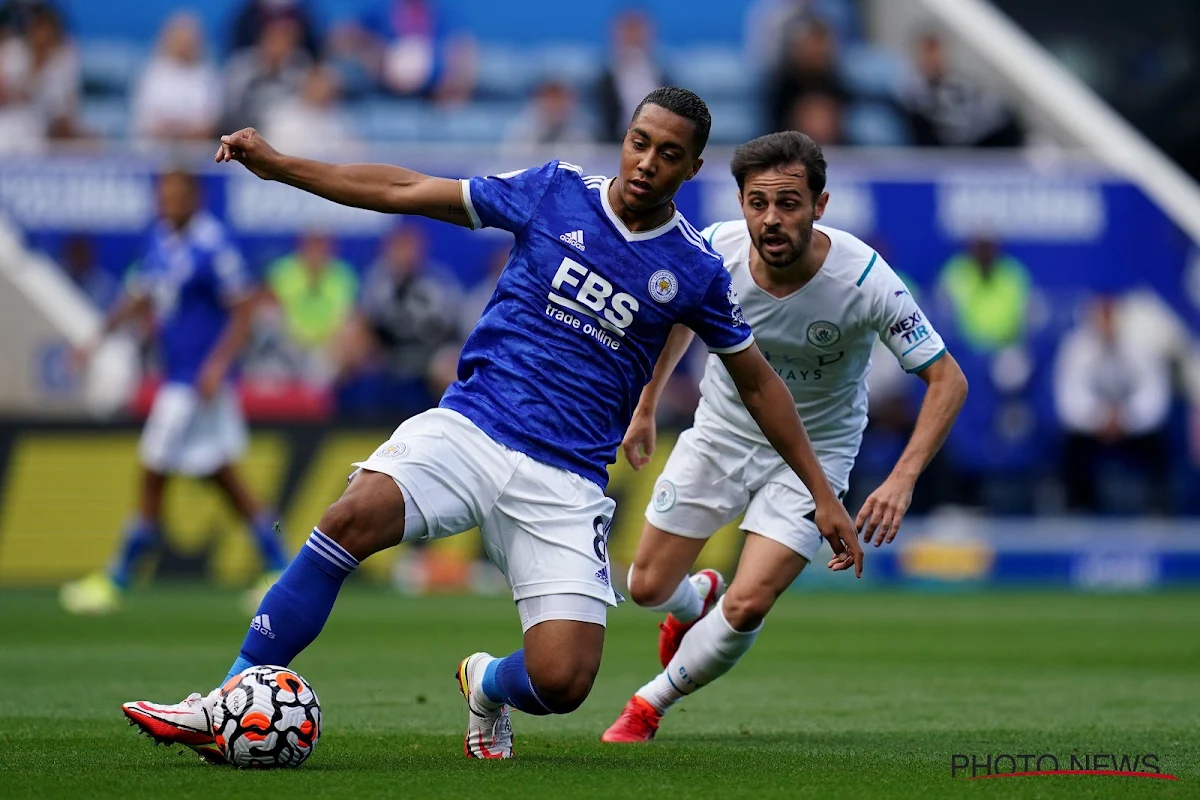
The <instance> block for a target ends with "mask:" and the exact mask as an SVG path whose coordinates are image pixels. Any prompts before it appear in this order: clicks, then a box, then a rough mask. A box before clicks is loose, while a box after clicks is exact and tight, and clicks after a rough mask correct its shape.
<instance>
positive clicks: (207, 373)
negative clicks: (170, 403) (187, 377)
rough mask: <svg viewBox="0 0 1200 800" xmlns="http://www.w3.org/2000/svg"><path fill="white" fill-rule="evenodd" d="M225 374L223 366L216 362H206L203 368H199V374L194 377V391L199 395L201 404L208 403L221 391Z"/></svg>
mask: <svg viewBox="0 0 1200 800" xmlns="http://www.w3.org/2000/svg"><path fill="white" fill-rule="evenodd" d="M225 372H226V370H225V366H224V365H223V364H220V363H218V362H216V361H206V362H204V366H202V367H200V373H199V374H198V375H197V376H196V391H197V392H199V393H200V399H201V400H202V401H203V402H205V403H207V402H209V401H210V400H212V399H213V398H214V397H216V396H217V392H219V391H221V386H222V384H224V383H225Z"/></svg>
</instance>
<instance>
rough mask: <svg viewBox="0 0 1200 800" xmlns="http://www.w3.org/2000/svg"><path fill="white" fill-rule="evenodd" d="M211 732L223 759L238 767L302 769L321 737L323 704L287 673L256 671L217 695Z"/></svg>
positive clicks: (228, 684) (236, 679)
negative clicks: (299, 767) (301, 766)
mask: <svg viewBox="0 0 1200 800" xmlns="http://www.w3.org/2000/svg"><path fill="white" fill-rule="evenodd" d="M212 726H213V737H214V738H215V739H216V743H217V747H218V748H220V750H221V755H223V756H225V758H226V760H227V761H228V762H229V763H230V764H232V765H233V766H235V767H251V768H257V769H275V768H281V767H298V766H300V765H301V764H303V763H304V762H305V761H306V760H308V757H309V756H310V755H312V751H313V749H314V748H316V746H317V739H318V737H319V736H320V735H321V703H320V701H319V700H317V695H316V692H314V691H313V690H312V687H311V686H309V685H308V681H306V680H304V678H301V677H300V676H299V675H297V674H296V673H295V672H293V671H292V670H290V669H288V668H287V667H266V666H264V667H251V668H250V669H248V670H246V671H245V672H242V673H241V674H239V675H235V676H234V677H232V678H230V679H229V680H228V681H226V683H225V685H224V686H222V687H221V688H220V689H219V690H218V691H217V698H216V702H215V703H213V709H212Z"/></svg>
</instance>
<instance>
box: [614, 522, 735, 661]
mask: <svg viewBox="0 0 1200 800" xmlns="http://www.w3.org/2000/svg"><path fill="white" fill-rule="evenodd" d="M707 542H708V540H707V539H696V538H691V537H688V536H679V535H677V534H674V533H667V532H666V531H664V530H662V529H661V528H658V527H656V526H654V525H652V524H650V523H649V522H647V523H646V524H645V525H644V526H643V528H642V538H641V540H640V541H639V542H638V550H637V555H636V556H635V557H634V561H633V566H632V567H630V568H629V594H630V597H631V598H632V599H633V601H634V602H635V603H637V604H638V605H639V606H642V607H643V608H648V609H650V610H651V611H657V612H659V613H663V614H666V615H667V616H666V619H665V620H664V621H663V622H662V624H661V625H659V629H660V635H659V637H658V657H659V661H660V662H661V663H662V665H663V666H664V667H665V666H666V665H667V662H668V661H670V660H671V657H672V656H673V655H675V651H676V650H678V649H679V643H680V642H681V641H682V640H683V636H684V634H686V633H687V632H688V630H690V629H691V627H692V626H693V625H695V624H696V621H697V620H699V619H700V618H701V617H703V616H704V615H705V614H707V613H708V612H709V611H710V610H711V609H712V608H713V607H714V606H715V605H716V603H717V599H718V598H719V597H720V596H721V593H722V592H723V591H724V589H725V579H724V578H723V577H721V574H720V573H719V572H717V571H716V570H711V569H706V570H700V571H699V572H697V573H696V574H695V575H692V576H691V577H689V576H688V570H689V569H691V567H692V565H693V564H694V563H696V559H697V558H698V557H699V556H700V551H701V550H703V549H704V545H705V544H706V543H707Z"/></svg>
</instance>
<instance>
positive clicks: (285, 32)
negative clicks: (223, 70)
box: [222, 13, 312, 131]
mask: <svg viewBox="0 0 1200 800" xmlns="http://www.w3.org/2000/svg"><path fill="white" fill-rule="evenodd" d="M311 64H312V60H311V59H310V58H309V57H308V54H307V53H305V52H304V51H303V50H302V49H301V48H300V26H299V25H298V24H297V22H296V19H295V17H293V16H292V15H290V14H286V13H281V14H278V15H275V16H272V17H270V18H269V19H268V21H267V23H266V24H265V25H264V26H263V29H262V30H261V31H260V32H259V37H258V42H257V43H256V44H255V45H254V46H253V47H251V48H250V49H248V50H243V51H241V52H240V53H235V54H234V55H233V58H232V60H231V61H230V63H229V68H228V72H227V78H226V81H227V83H226V85H227V87H228V95H227V96H226V104H225V113H226V120H225V123H224V125H223V126H222V127H224V128H225V129H226V130H231V131H232V130H237V129H239V128H245V127H247V126H251V125H252V126H259V125H261V124H262V121H263V120H264V119H265V118H266V114H267V113H268V112H269V111H270V109H271V108H272V107H273V106H275V105H276V104H278V103H282V102H283V101H285V100H288V99H290V98H291V97H293V96H294V95H296V94H297V93H298V92H299V91H300V85H301V83H302V82H303V81H304V76H305V74H306V73H307V72H308V68H309V67H310V66H311Z"/></svg>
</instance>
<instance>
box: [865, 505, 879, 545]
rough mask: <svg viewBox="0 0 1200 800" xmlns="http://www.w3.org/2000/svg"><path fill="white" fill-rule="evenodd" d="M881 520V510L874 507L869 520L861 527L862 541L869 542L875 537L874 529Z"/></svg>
mask: <svg viewBox="0 0 1200 800" xmlns="http://www.w3.org/2000/svg"><path fill="white" fill-rule="evenodd" d="M882 519H883V509H882V508H880V507H879V506H876V507H875V508H874V509H872V511H871V517H870V519H868V520H867V521H866V524H865V525H864V526H863V529H862V540H863V541H864V542H870V541H871V538H872V537H873V536H874V535H875V530H876V528H878V527H879V523H880V522H881V521H882Z"/></svg>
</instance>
